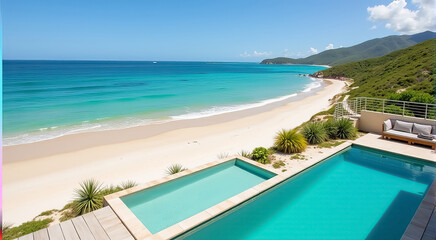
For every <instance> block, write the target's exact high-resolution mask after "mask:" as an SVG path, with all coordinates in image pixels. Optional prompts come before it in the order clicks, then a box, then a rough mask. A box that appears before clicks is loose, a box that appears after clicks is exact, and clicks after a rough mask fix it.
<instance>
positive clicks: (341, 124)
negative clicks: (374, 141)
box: [336, 118, 357, 139]
mask: <svg viewBox="0 0 436 240" xmlns="http://www.w3.org/2000/svg"><path fill="white" fill-rule="evenodd" d="M336 127H337V136H338V138H341V139H353V138H355V137H356V134H357V129H356V128H355V127H354V125H353V122H351V121H350V120H349V119H347V118H341V119H339V120H337V121H336Z"/></svg>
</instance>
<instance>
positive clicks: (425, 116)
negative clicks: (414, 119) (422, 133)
mask: <svg viewBox="0 0 436 240" xmlns="http://www.w3.org/2000/svg"><path fill="white" fill-rule="evenodd" d="M427 109H428V104H425V115H424V118H425V119H427Z"/></svg>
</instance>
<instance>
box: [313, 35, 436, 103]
mask: <svg viewBox="0 0 436 240" xmlns="http://www.w3.org/2000/svg"><path fill="white" fill-rule="evenodd" d="M435 51H436V38H433V39H430V40H427V41H425V42H422V43H419V44H416V45H415V46H412V47H409V48H406V49H402V50H398V51H395V52H392V53H390V54H387V55H385V56H383V57H378V58H371V59H367V60H363V61H358V62H352V63H347V64H343V65H339V66H335V67H332V68H329V69H326V70H323V71H320V72H321V73H322V74H323V75H324V77H325V78H337V77H347V78H352V79H354V83H353V84H352V85H351V88H352V90H351V91H350V92H349V93H348V94H350V95H351V97H386V96H388V95H390V94H393V93H395V92H397V90H400V89H407V90H415V91H419V92H423V93H429V94H431V95H432V96H434V95H435V84H436V82H435V77H436V76H435V66H436V62H435V60H436V59H435ZM353 88H355V89H353Z"/></svg>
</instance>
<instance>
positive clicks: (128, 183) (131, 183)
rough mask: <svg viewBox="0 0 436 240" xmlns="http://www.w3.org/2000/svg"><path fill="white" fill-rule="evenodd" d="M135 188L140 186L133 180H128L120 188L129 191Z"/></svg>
mask: <svg viewBox="0 0 436 240" xmlns="http://www.w3.org/2000/svg"><path fill="white" fill-rule="evenodd" d="M135 186H138V183H136V182H135V181H132V180H127V181H125V182H122V183H121V185H120V187H121V188H122V189H128V188H132V187H135Z"/></svg>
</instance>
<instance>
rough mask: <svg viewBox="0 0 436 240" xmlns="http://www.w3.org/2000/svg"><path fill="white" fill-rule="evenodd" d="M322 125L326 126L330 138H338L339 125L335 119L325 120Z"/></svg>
mask: <svg viewBox="0 0 436 240" xmlns="http://www.w3.org/2000/svg"><path fill="white" fill-rule="evenodd" d="M322 126H323V127H324V130H325V132H326V134H327V137H328V138H330V139H336V138H337V137H338V127H337V125H336V122H335V121H334V120H333V119H329V120H328V121H326V122H324V123H323V124H322Z"/></svg>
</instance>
